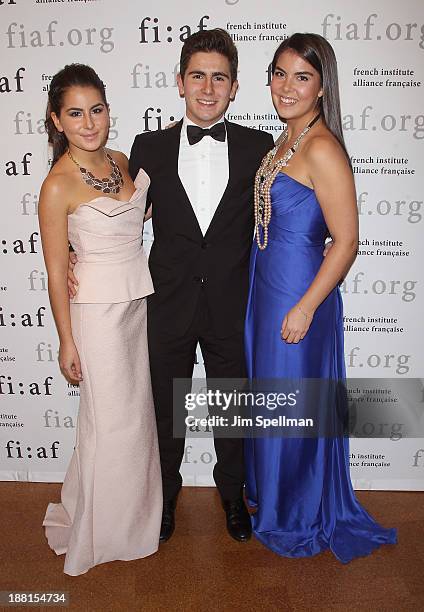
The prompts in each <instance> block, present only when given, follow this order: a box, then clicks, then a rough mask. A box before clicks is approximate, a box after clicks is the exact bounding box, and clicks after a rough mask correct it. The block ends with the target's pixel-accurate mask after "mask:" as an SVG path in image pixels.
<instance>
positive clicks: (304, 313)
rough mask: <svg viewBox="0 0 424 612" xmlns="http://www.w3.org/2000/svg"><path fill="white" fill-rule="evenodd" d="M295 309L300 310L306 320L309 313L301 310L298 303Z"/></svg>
mask: <svg viewBox="0 0 424 612" xmlns="http://www.w3.org/2000/svg"><path fill="white" fill-rule="evenodd" d="M297 309H298V310H300V312H301V313H302V314H303V316H304V317H305V318H306V320H308V319H309V318H310V317H311V315H308V314H307V313H306V312H305V311H304V310H302V308H301V307H300V306H299V304H298V305H297Z"/></svg>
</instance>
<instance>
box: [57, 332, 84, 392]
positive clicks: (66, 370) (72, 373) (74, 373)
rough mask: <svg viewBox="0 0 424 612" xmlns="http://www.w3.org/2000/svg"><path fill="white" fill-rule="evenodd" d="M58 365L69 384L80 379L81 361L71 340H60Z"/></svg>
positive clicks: (74, 383)
mask: <svg viewBox="0 0 424 612" xmlns="http://www.w3.org/2000/svg"><path fill="white" fill-rule="evenodd" d="M59 367H60V371H61V372H62V374H63V376H64V377H65V378H66V380H67V381H68V382H69V383H71V385H76V384H78V383H79V382H80V381H81V380H82V373H81V362H80V358H79V355H78V351H77V347H76V346H75V344H74V343H73V342H72V341H69V342H66V343H65V342H63V343H62V342H61V344H60V347H59Z"/></svg>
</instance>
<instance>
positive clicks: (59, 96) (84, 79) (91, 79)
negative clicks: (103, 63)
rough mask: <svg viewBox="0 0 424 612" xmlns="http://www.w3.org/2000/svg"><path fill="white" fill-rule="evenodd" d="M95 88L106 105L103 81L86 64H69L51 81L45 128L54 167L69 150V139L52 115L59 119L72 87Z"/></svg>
mask: <svg viewBox="0 0 424 612" xmlns="http://www.w3.org/2000/svg"><path fill="white" fill-rule="evenodd" d="M75 86H79V87H94V88H95V89H97V91H98V92H99V93H100V95H101V97H102V100H103V102H104V103H105V104H107V101H106V92H105V86H104V83H103V81H102V80H101V79H100V77H99V76H98V74H97V73H96V71H95V70H93V68H91V67H90V66H87V65H85V64H69V65H67V66H65V67H64V68H62V70H59V72H57V73H56V74H55V75H54V77H53V78H52V80H51V83H50V89H49V97H48V102H47V109H46V120H45V122H44V126H45V128H46V132H47V135H48V141H49V144H51V145H52V148H53V161H52V167H53V166H54V164H55V163H56V162H57V160H58V159H59V158H60V157H61V156H62V155H63V154H64V153H65V151H66V150H67V148H68V139H67V138H66V136H65V134H64V133H63V132H59V130H58V129H57V128H56V126H55V124H54V123H53V119H52V118H51V113H55V114H56V115H57V116H58V117H59V116H60V111H61V110H62V106H63V96H64V95H65V92H66V91H67V90H68V89H69V88H70V87H75Z"/></svg>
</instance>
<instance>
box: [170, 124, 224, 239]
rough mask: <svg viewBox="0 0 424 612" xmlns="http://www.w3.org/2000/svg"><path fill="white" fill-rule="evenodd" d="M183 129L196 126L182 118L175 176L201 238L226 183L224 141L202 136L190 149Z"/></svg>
mask: <svg viewBox="0 0 424 612" xmlns="http://www.w3.org/2000/svg"><path fill="white" fill-rule="evenodd" d="M223 120H224V119H222V120H221V121H223ZM217 123H219V121H217ZM187 125H196V124H195V123H193V121H190V120H189V119H188V118H187V117H186V116H185V117H184V120H183V125H182V128H181V136H180V152H179V155H178V175H179V177H180V180H181V182H182V184H183V187H184V189H185V191H186V193H187V196H188V199H189V200H190V202H191V205H192V207H193V210H194V213H195V215H196V217H197V221H198V222H199V225H200V229H201V230H202V234H203V235H205V234H206V231H207V229H208V227H209V225H210V222H211V221H212V217H213V215H214V213H215V211H216V209H217V207H218V204H219V202H220V201H221V198H222V196H223V194H224V191H225V188H226V187H227V183H228V177H229V169H228V139H227V138H225V141H224V142H219V141H218V140H215V139H214V138H212V137H211V136H204V137H203V138H202V140H200V141H199V142H197V143H196V144H193V145H190V144H189V142H188V138H187ZM209 127H212V126H209Z"/></svg>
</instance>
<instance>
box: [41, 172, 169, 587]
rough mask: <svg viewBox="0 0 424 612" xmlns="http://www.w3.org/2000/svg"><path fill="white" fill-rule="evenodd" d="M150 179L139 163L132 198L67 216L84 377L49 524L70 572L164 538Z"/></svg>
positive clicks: (102, 201) (90, 205)
mask: <svg viewBox="0 0 424 612" xmlns="http://www.w3.org/2000/svg"><path fill="white" fill-rule="evenodd" d="M149 183H150V181H149V177H148V176H147V174H146V173H145V172H144V171H143V170H140V171H139V173H138V175H137V178H136V180H135V186H136V191H135V192H134V194H133V196H132V197H131V199H130V200H129V201H128V202H119V201H117V200H114V199H113V198H110V197H107V196H100V197H98V198H96V199H94V200H91V201H90V202H86V203H83V204H81V205H80V206H79V207H78V208H77V209H76V210H75V211H74V212H73V213H72V214H70V215H69V217H68V233H69V240H70V242H71V244H72V246H73V248H74V250H75V252H76V253H77V256H78V263H77V264H76V266H75V275H76V277H77V278H78V281H79V286H78V287H79V288H78V291H77V295H76V297H75V298H74V299H73V300H72V303H71V320H72V333H73V336H74V340H75V344H76V346H77V349H78V353H79V356H80V360H81V366H82V374H83V378H84V380H83V382H81V383H80V406H79V414H78V424H77V437H76V445H75V450H74V453H73V455H72V459H71V462H70V465H69V468H68V471H67V473H66V476H65V480H64V483H63V487H62V493H61V503H59V504H49V506H48V508H47V512H46V516H45V519H44V522H43V525H44V527H45V530H46V536H47V539H48V542H49V545H50V547H51V548H52V549H53V550H54V551H55V552H56V553H57V554H58V555H60V554H64V553H66V557H65V567H64V572H65V573H66V574H69V575H71V576H76V575H79V574H83V573H85V572H86V571H87V570H88V569H90V568H91V567H93V566H95V565H98V564H100V563H105V562H106V561H113V560H118V559H119V560H124V561H128V560H131V559H138V558H141V557H146V556H147V555H151V554H152V553H154V552H155V551H156V550H157V549H158V545H159V533H160V523H161V516H162V481H161V473H160V462H159V449H158V441H157V432H156V421H155V414H154V406H153V398H152V390H151V384H150V372H149V357H148V351H147V329H146V299H145V298H146V296H147V295H149V294H150V293H153V285H152V280H151V277H150V273H149V269H148V265H147V258H146V255H145V253H144V251H143V247H142V232H143V217H144V210H145V204H146V195H147V190H148V187H149Z"/></svg>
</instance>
